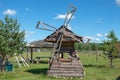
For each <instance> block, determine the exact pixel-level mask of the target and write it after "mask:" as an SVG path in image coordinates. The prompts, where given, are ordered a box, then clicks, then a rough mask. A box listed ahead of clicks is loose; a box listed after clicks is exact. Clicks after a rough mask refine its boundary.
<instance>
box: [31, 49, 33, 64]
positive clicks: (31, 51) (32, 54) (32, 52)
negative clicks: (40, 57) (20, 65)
mask: <svg viewBox="0 0 120 80" xmlns="http://www.w3.org/2000/svg"><path fill="white" fill-rule="evenodd" d="M31 62H33V49H32V48H31Z"/></svg>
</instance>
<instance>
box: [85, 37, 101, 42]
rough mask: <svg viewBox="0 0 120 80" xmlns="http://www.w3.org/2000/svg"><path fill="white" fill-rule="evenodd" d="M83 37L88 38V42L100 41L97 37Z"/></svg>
mask: <svg viewBox="0 0 120 80" xmlns="http://www.w3.org/2000/svg"><path fill="white" fill-rule="evenodd" d="M84 38H87V39H90V42H101V40H100V39H99V38H97V37H91V36H84Z"/></svg>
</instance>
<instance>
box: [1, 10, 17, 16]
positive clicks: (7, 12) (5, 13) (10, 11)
mask: <svg viewBox="0 0 120 80" xmlns="http://www.w3.org/2000/svg"><path fill="white" fill-rule="evenodd" d="M3 14H4V15H15V14H16V11H15V10H13V9H7V10H6V11H4V12H3Z"/></svg>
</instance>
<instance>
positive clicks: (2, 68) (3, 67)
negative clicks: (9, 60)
mask: <svg viewBox="0 0 120 80" xmlns="http://www.w3.org/2000/svg"><path fill="white" fill-rule="evenodd" d="M5 63H6V56H3V55H2V62H1V72H3V71H4V70H5Z"/></svg>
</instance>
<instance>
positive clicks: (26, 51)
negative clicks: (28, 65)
mask: <svg viewBox="0 0 120 80" xmlns="http://www.w3.org/2000/svg"><path fill="white" fill-rule="evenodd" d="M28 52H29V48H28V47H27V50H26V60H27V61H28V60H29V58H28Z"/></svg>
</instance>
